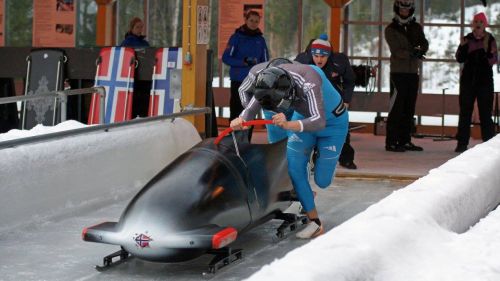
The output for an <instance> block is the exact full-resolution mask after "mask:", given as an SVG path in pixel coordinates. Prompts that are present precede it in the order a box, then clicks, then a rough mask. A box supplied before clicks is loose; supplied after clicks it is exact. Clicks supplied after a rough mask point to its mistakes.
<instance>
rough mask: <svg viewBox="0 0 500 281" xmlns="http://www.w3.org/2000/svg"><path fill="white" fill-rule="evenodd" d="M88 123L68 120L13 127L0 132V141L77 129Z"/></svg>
mask: <svg viewBox="0 0 500 281" xmlns="http://www.w3.org/2000/svg"><path fill="white" fill-rule="evenodd" d="M87 126H88V125H85V124H82V123H80V122H78V121H74V120H68V121H65V122H62V123H59V124H57V125H56V126H44V125H42V124H38V125H36V126H35V127H33V128H32V129H31V130H17V129H13V130H10V131H8V132H7V133H3V134H0V141H8V140H13V139H18V138H27V137H32V136H36V135H44V134H50V133H55V132H61V131H67V130H72V129H79V128H84V127H87Z"/></svg>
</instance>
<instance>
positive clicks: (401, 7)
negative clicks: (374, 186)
mask: <svg viewBox="0 0 500 281" xmlns="http://www.w3.org/2000/svg"><path fill="white" fill-rule="evenodd" d="M393 8H394V13H395V14H394V18H393V20H392V23H391V24H389V25H388V26H387V27H386V28H385V40H386V41H387V44H388V45H389V49H390V51H391V73H390V82H391V93H390V97H391V101H390V109H389V116H388V118H387V135H386V139H385V150H387V151H393V152H405V151H407V150H411V151H422V150H424V149H423V148H422V147H420V146H416V145H414V144H413V143H412V142H411V130H412V128H413V115H415V105H416V103H417V93H418V86H419V75H418V70H419V67H420V62H421V60H422V59H423V58H424V57H425V53H426V52H427V50H428V49H429V42H428V41H427V39H426V38H425V34H424V31H423V29H422V26H421V25H420V24H418V23H417V22H416V20H415V17H414V16H413V13H414V12H415V5H414V3H413V0H396V1H394V7H393Z"/></svg>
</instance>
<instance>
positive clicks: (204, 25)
mask: <svg viewBox="0 0 500 281" xmlns="http://www.w3.org/2000/svg"><path fill="white" fill-rule="evenodd" d="M208 11H209V10H208V6H198V8H197V13H196V15H197V17H196V32H197V34H196V44H208V39H209V38H210V19H209V13H208Z"/></svg>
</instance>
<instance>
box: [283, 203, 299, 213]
mask: <svg viewBox="0 0 500 281" xmlns="http://www.w3.org/2000/svg"><path fill="white" fill-rule="evenodd" d="M301 211H302V204H300V202H298V201H295V202H292V204H291V205H290V207H288V208H287V209H286V210H285V211H284V212H283V213H290V214H296V215H298V214H300V212H301Z"/></svg>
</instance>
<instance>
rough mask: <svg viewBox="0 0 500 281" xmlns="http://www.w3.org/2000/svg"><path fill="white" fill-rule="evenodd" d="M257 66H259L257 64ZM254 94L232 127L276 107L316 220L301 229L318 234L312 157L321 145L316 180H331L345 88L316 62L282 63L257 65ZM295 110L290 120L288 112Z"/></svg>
mask: <svg viewBox="0 0 500 281" xmlns="http://www.w3.org/2000/svg"><path fill="white" fill-rule="evenodd" d="M252 70H254V69H252ZM254 73H257V74H253V75H255V79H254V80H255V81H254V82H253V83H252V86H251V92H252V93H253V97H252V98H251V99H250V101H249V102H248V104H247V107H246V108H245V110H243V112H242V114H241V115H240V117H238V118H236V119H234V120H232V121H231V128H233V129H235V130H237V129H242V126H241V125H242V122H244V121H246V120H251V119H253V118H254V116H255V115H256V114H257V113H258V112H259V111H260V109H261V108H262V109H264V110H270V111H274V112H275V114H274V115H273V116H272V120H273V122H274V124H275V125H277V126H279V127H280V128H282V129H285V130H287V135H288V145H287V159H288V172H289V175H290V178H291V179H292V183H293V186H294V189H295V191H296V193H297V196H298V198H299V200H300V202H301V204H302V206H303V208H304V210H305V211H306V212H307V216H308V217H309V219H310V220H311V222H310V223H309V224H308V225H307V227H306V228H305V229H303V230H302V231H301V232H299V233H297V237H299V238H313V237H316V236H318V235H321V234H322V233H323V232H324V230H323V226H322V225H321V221H320V220H319V217H318V213H317V210H316V206H315V204H314V195H313V192H312V189H311V185H310V183H309V181H308V176H307V163H308V161H309V156H310V155H311V152H312V149H313V148H314V147H315V146H316V147H317V148H318V151H319V157H318V159H317V161H316V166H315V174H314V181H315V182H316V184H317V185H318V186H319V187H320V188H326V187H328V186H329V185H330V184H331V181H332V178H333V174H334V172H335V167H336V165H337V161H338V158H339V155H340V152H341V150H342V146H343V145H344V141H345V137H346V134H347V130H348V113H347V110H346V108H345V106H344V102H343V101H342V98H341V97H340V94H339V93H338V92H337V91H336V90H335V89H334V88H333V86H332V85H331V83H330V82H329V81H328V79H327V78H326V77H325V75H324V73H323V71H322V70H321V69H320V68H318V67H316V66H312V65H300V64H282V65H280V66H278V67H269V68H263V69H260V70H257V69H256V70H255V72H254ZM289 110H293V115H292V117H291V120H287V117H286V116H285V114H284V113H283V112H287V111H289Z"/></svg>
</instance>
